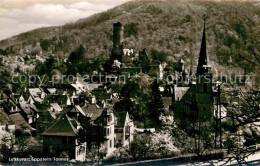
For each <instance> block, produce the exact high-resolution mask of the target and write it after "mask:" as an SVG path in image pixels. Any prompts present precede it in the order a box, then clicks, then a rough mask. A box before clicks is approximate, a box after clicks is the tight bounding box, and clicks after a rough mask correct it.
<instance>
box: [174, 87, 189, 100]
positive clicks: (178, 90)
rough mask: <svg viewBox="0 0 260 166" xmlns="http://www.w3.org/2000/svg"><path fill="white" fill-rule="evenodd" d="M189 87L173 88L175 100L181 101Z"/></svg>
mask: <svg viewBox="0 0 260 166" xmlns="http://www.w3.org/2000/svg"><path fill="white" fill-rule="evenodd" d="M189 89H190V87H174V95H175V100H176V101H178V100H181V99H182V97H183V96H184V95H185V94H186V92H187V91H188V90H189Z"/></svg>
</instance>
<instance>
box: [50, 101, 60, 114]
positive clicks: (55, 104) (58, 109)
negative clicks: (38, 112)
mask: <svg viewBox="0 0 260 166" xmlns="http://www.w3.org/2000/svg"><path fill="white" fill-rule="evenodd" d="M51 106H52V107H53V108H54V109H55V110H56V111H58V112H61V111H62V108H61V107H60V105H59V104H57V103H51Z"/></svg>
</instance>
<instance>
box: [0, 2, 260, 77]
mask: <svg viewBox="0 0 260 166" xmlns="http://www.w3.org/2000/svg"><path fill="white" fill-rule="evenodd" d="M204 14H206V17H207V20H206V33H207V47H208V55H209V60H210V64H211V66H212V67H213V72H214V73H216V72H217V71H218V72H223V73H225V74H231V73H235V72H238V71H241V73H243V71H244V68H247V71H248V72H251V73H253V74H257V71H258V70H259V66H260V65H259V63H260V5H259V4H258V3H250V4H244V3H224V2H128V3H125V4H123V5H121V6H118V7H115V8H114V9H111V10H108V11H106V12H103V13H100V14H96V15H93V16H90V17H88V18H85V19H81V20H79V21H77V22H75V23H71V24H66V25H64V26H60V27H50V28H42V29H37V30H34V31H31V32H27V33H23V34H20V35H18V36H15V37H12V38H10V39H7V40H3V41H1V42H0V47H1V49H2V52H4V53H5V54H7V55H9V54H19V51H20V50H21V49H24V48H25V47H28V46H30V47H29V48H32V49H33V48H34V47H35V46H36V43H40V46H41V49H42V51H43V52H48V51H50V50H52V53H53V54H54V55H55V54H56V53H59V55H60V54H63V55H64V54H66V53H68V54H70V53H71V52H72V51H73V50H75V49H76V48H77V47H79V45H80V44H82V45H83V46H84V47H85V49H86V54H85V56H86V57H87V58H94V57H98V56H101V55H104V56H108V55H109V54H108V52H109V48H111V47H112V25H113V23H114V22H118V21H120V22H121V23H122V24H123V25H124V37H125V39H124V43H125V47H126V48H133V49H135V50H137V51H140V50H142V49H143V48H146V49H147V51H148V53H150V52H151V51H152V50H156V51H158V52H161V53H164V54H165V55H166V56H167V58H166V62H167V63H169V64H172V62H176V61H177V60H178V59H179V58H182V59H184V60H185V61H186V63H185V64H186V67H188V66H189V65H190V60H192V61H194V62H193V63H192V65H193V68H194V70H195V66H196V65H197V58H198V54H199V49H200V42H201V36H202V30H203V15H204ZM239 68H240V69H239ZM238 69H239V70H238ZM258 77H259V76H258Z"/></svg>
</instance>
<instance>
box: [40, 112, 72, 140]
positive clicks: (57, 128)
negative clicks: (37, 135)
mask: <svg viewBox="0 0 260 166" xmlns="http://www.w3.org/2000/svg"><path fill="white" fill-rule="evenodd" d="M73 124H74V125H75V124H76V125H77V123H75V122H73V120H72V119H71V118H69V117H68V116H67V115H66V116H64V117H63V118H61V119H59V120H57V121H56V122H55V123H54V124H53V125H52V126H51V127H49V128H48V129H47V130H46V131H45V132H44V133H43V134H42V135H48V136H71V137H75V136H76V135H77V129H76V126H74V125H73Z"/></svg>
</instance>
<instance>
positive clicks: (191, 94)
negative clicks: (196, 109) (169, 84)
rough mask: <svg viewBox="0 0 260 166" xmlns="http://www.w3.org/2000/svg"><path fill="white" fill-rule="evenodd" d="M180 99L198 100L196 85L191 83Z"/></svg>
mask: <svg viewBox="0 0 260 166" xmlns="http://www.w3.org/2000/svg"><path fill="white" fill-rule="evenodd" d="M180 100H181V101H189V102H194V101H195V100H196V85H191V86H190V87H189V89H188V90H187V91H185V93H184V95H183V97H182V98H181V99H180Z"/></svg>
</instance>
